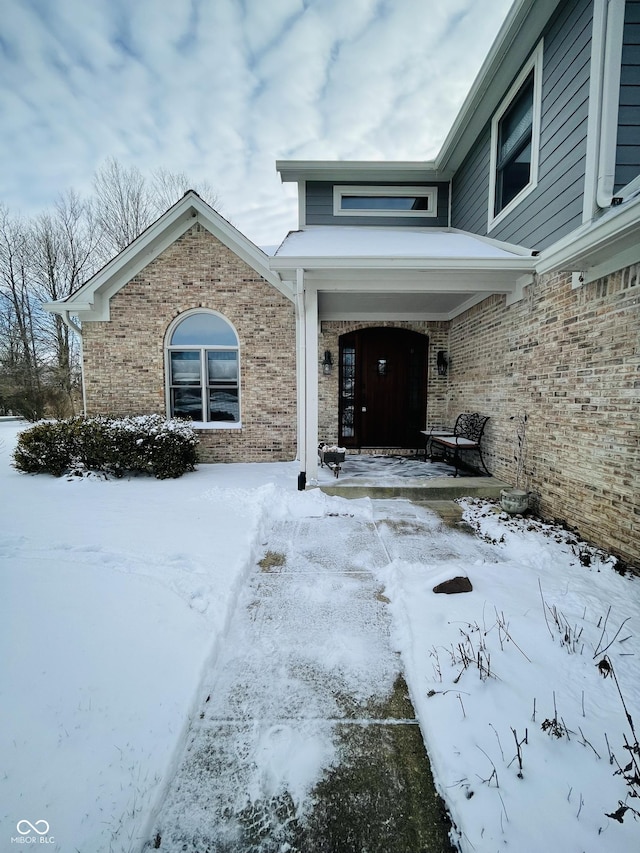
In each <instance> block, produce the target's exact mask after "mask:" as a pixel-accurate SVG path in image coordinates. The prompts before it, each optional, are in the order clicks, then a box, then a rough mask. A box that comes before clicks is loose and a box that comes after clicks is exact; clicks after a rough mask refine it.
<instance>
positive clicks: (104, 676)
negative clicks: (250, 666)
mask: <svg viewBox="0 0 640 853" xmlns="http://www.w3.org/2000/svg"><path fill="white" fill-rule="evenodd" d="M19 428H20V427H19V425H18V424H16V423H6V422H5V423H0V493H1V495H2V516H1V518H2V525H1V529H0V645H1V650H0V755H1V756H2V772H1V773H0V849H2V850H5V849H14V845H17V844H19V843H20V839H27V838H33V839H34V841H35V839H36V837H37V838H38V839H40V838H44V839H47V840H51V839H53V843H51V844H50V846H49V848H48V849H55V850H59V851H63V853H66V851H75V850H80V851H82V853H103V851H104V853H107V851H129V850H131V851H135V850H138V849H139V847H140V843H141V842H142V841H143V840H144V838H145V837H146V835H145V834H146V833H147V832H148V826H149V821H150V818H151V815H152V812H153V810H154V809H155V808H156V807H157V806H158V798H159V796H160V794H161V791H162V790H163V783H166V781H167V779H168V777H169V776H170V775H171V773H172V772H173V770H174V769H175V763H176V759H177V756H178V755H179V754H180V753H181V750H182V747H183V745H184V742H185V738H186V733H187V726H188V723H189V719H190V717H192V716H194V715H195V711H196V702H197V698H198V696H199V685H200V682H201V677H202V674H203V672H205V671H207V670H210V669H211V667H212V665H215V661H216V657H217V655H218V653H219V651H220V649H221V647H222V644H223V643H224V641H225V636H226V633H227V628H228V625H229V621H230V617H231V614H232V612H233V610H234V607H235V605H236V602H237V601H238V598H239V596H240V593H241V591H242V589H243V587H244V585H245V582H246V579H247V577H248V575H249V572H250V571H251V569H252V567H253V566H254V565H255V561H256V559H257V556H258V554H263V553H264V549H265V547H267V546H268V542H269V536H270V532H271V531H272V530H273V527H274V525H275V524H277V523H278V522H279V521H282V520H283V519H287V518H293V517H295V516H296V515H299V516H301V517H302V516H305V515H310V516H311V515H315V516H318V515H323V514H324V515H327V516H329V515H331V514H332V513H336V507H338V506H342V507H344V506H349V504H348V503H347V502H343V501H342V500H341V499H340V498H329V497H326V496H324V495H322V494H320V493H319V492H317V491H315V492H307V493H305V494H300V493H298V492H297V491H296V490H295V484H296V475H297V468H296V465H295V463H289V464H274V465H267V464H263V465H216V466H201V467H200V468H199V469H198V470H197V472H195V473H194V474H189V475H185V476H184V477H182V478H181V479H179V480H175V481H162V482H159V481H155V480H151V479H146V478H135V479H131V480H110V481H105V480H103V479H100V478H97V477H87V478H82V479H74V480H72V481H68V480H67V479H65V478H61V479H54V478H52V477H48V476H44V475H40V476H28V475H23V474H19V473H18V472H16V471H15V470H14V469H13V468H12V467H11V464H10V457H11V452H12V449H13V446H14V443H15V436H16V433H17V431H18V429H19ZM387 504H388V502H387ZM410 506H411V505H409V504H407V503H406V502H398V524H397V526H396V528H395V529H394V528H393V525H390V524H389V523H388V521H385V522H380V521H379V519H380V515H379V514H376V509H375V506H374V505H373V504H372V503H371V502H370V501H366V500H365V501H358V502H354V504H353V512H354V513H355V515H356V517H357V518H358V519H360V520H361V519H362V518H363V517H364V516H367V517H369V518H370V519H371V521H372V522H373V523H374V524H377V526H374V525H372V526H373V529H374V530H376V531H377V535H378V536H379V537H380V541H381V542H382V543H384V548H385V554H386V556H388V560H386V561H383V563H382V564H381V565H377V566H374V567H372V568H373V569H374V571H375V572H376V575H377V577H378V579H379V581H380V583H381V584H383V585H384V587H385V594H386V596H387V597H388V598H389V599H390V605H389V607H390V610H391V615H392V620H393V623H392V624H393V629H392V630H393V639H394V643H395V645H396V647H397V648H398V649H399V650H400V651H401V653H402V659H403V663H404V666H405V670H406V677H407V681H408V684H409V688H410V691H411V694H412V699H413V702H414V705H415V708H416V712H417V714H418V716H419V719H420V723H421V727H422V731H423V736H424V738H425V741H426V743H427V745H428V748H429V751H430V754H431V757H432V764H433V769H434V773H435V776H436V782H437V785H438V787H439V789H440V791H441V793H442V794H443V796H444V797H445V799H446V801H447V804H448V806H449V808H450V810H451V814H452V818H453V820H454V822H455V824H456V826H457V828H458V831H459V833H460V844H461V847H462V849H463V850H464V851H465V853H466V851H474V850H475V851H494V850H498V849H508V850H512V851H514V853H516V851H517V853H528V851H531V853H533V851H536V853H537V851H540V850H541V849H548V850H550V851H555V850H564V851H576V853H579V851H587V850H588V851H589V853H599V851H601V853H605V851H606V853H609V851H612V850H615V851H616V853H627V852H628V853H631V851H634V852H635V851H637V850H638V849H640V822H638V821H635V820H634V819H633V816H632V813H631V812H627V813H626V814H624V815H623V816H622V815H619V816H622V817H623V822H622V823H621V822H619V820H616V819H615V818H611V817H607V816H606V813H609V814H615V813H616V812H618V810H619V808H620V803H621V802H622V803H624V802H625V801H627V795H628V794H629V793H630V792H631V789H630V788H629V786H627V785H626V784H625V781H624V779H623V777H622V774H620V773H618V774H616V770H617V769H618V767H617V763H616V762H618V763H619V764H620V765H621V766H622V767H623V768H624V767H625V766H626V765H627V764H628V762H629V761H630V760H631V758H632V757H633V755H632V751H631V750H629V749H626V748H625V738H626V739H627V743H628V744H630V745H632V744H633V742H634V737H633V733H632V730H631V725H630V721H629V718H630V720H631V722H633V723H635V725H636V726H637V727H640V647H639V646H640V639H639V638H640V594H639V592H640V587H639V586H638V584H639V583H640V581H638V580H637V579H636V580H633V579H628V578H623V577H620V576H619V575H618V574H616V573H615V572H614V571H613V570H612V568H611V561H607V560H606V558H604V557H601V556H599V555H597V554H592V553H590V552H588V551H586V550H582V551H581V550H580V548H579V546H578V545H577V544H576V543H572V541H571V537H570V536H569V535H568V534H564V533H561V532H558V531H555V530H553V529H551V528H545V527H544V526H542V525H538V524H536V523H533V522H526V523H524V524H522V523H518V524H516V523H513V522H511V521H509V520H506V519H504V518H502V517H500V516H498V515H497V514H496V513H494V512H493V511H492V510H491V508H490V507H488V506H487V505H486V504H481V503H476V502H469V503H468V505H467V507H466V515H467V518H468V519H469V521H470V522H471V523H472V524H474V525H476V526H477V527H478V528H479V531H480V533H481V536H476V537H474V536H471V535H466V534H462V533H460V532H458V531H456V532H452V531H451V530H450V529H449V528H447V527H445V526H444V525H442V524H441V523H440V522H439V520H438V519H437V517H435V516H433V515H432V514H430V513H429V512H427V511H426V510H423V509H421V508H417V507H416V508H415V509H414V508H411V509H410V510H409V509H408V508H409V507H410ZM341 515H342V513H341ZM384 515H385V518H386V517H388V515H389V513H388V511H385V514H384ZM409 516H411V517H409ZM345 517H346V516H345ZM376 519H378V521H376ZM528 528H531V529H528ZM425 531H426V534H425ZM399 532H400V533H399ZM400 534H401V535H400ZM345 547H349V538H348V532H345ZM356 547H357V548H358V550H359V552H360V551H362V543H357V544H356ZM587 563H588V565H585V564H587ZM454 575H466V576H468V577H469V578H470V579H471V581H472V583H473V587H474V591H473V592H472V593H470V594H464V595H456V596H444V595H434V594H433V592H432V588H433V586H434V585H435V584H436V583H438V582H439V581H442V580H445V579H447V578H449V577H452V576H454ZM327 577H328V578H329V577H330V575H328V576H327ZM328 583H329V581H328ZM325 592H326V594H327V595H328V594H329V592H330V590H329V588H328V589H327V590H326V591H325ZM317 594H318V595H320V594H321V591H317ZM619 629H620V630H619ZM236 642H237V641H236ZM605 656H606V657H605ZM602 661H605V663H604V664H602V665H601V666H600V667H598V664H601V663H602ZM605 675H608V677H606V678H605V677H604V676H605ZM618 688H619V689H618ZM620 694H622V697H623V698H624V702H625V704H626V709H627V712H628V717H627V716H626V713H625V707H624V706H623V703H622V699H621V695H620ZM543 726H544V729H543ZM636 730H637V729H636ZM611 753H613V754H614V755H615V759H616V761H614V763H611V760H610V755H611ZM268 755H269V751H268V750H266V751H265V761H268V760H269V758H268ZM635 758H636V760H637V758H638V756H635ZM520 764H521V766H520ZM630 772H631V771H630ZM265 773H266V774H268V768H265ZM281 775H282V776H283V778H286V776H287V774H286V773H283V774H281ZM307 784H308V785H311V784H312V780H307ZM636 791H637V787H636ZM628 802H629V804H630V805H632V806H635V807H636V808H637V807H638V805H639V801H638V800H637V799H635V800H634V799H629V800H628ZM27 822H28V823H27ZM45 824H46V826H45ZM41 833H42V834H41ZM13 839H17V841H14V840H13ZM24 843H27V842H24Z"/></svg>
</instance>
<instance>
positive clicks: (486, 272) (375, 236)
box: [269, 225, 535, 320]
mask: <svg viewBox="0 0 640 853" xmlns="http://www.w3.org/2000/svg"><path fill="white" fill-rule="evenodd" d="M534 264H535V259H534V258H533V257H532V254H531V251H530V250H529V249H524V248H522V247H521V246H513V245H510V244H508V243H500V242H499V241H497V240H491V239H489V238H487V237H481V236H479V235H477V234H470V233H468V232H465V231H458V230H456V229H454V228H384V227H375V226H373V227H371V226H366V227H358V226H351V225H346V226H345V225H336V226H333V225H326V226H325V225H323V226H313V227H307V228H305V229H303V230H302V231H293V232H291V233H290V234H289V235H288V236H287V237H286V238H285V240H284V241H283V243H282V245H281V246H280V247H279V249H278V250H277V252H276V254H275V255H274V256H273V257H271V258H270V259H269V266H270V267H271V269H272V270H275V271H276V272H278V273H279V275H280V277H281V278H282V279H283V280H284V281H287V280H288V281H291V282H293V281H294V280H295V279H296V278H297V276H298V271H299V270H303V271H304V280H305V286H310V287H312V288H315V290H316V291H317V293H318V310H319V316H320V319H345V320H346V319H358V320H375V319H380V318H386V319H424V320H449V319H452V318H453V317H455V316H457V315H458V314H460V313H461V312H462V311H465V310H466V309H467V308H470V307H471V306H472V305H475V304H477V303H478V302H480V301H481V300H482V299H486V298H487V296H489V295H491V294H494V293H504V294H506V296H507V301H508V303H509V304H510V302H511V301H515V300H517V299H519V298H520V297H521V295H522V288H523V287H524V286H525V285H526V284H529V283H530V282H531V280H532V274H533V270H534Z"/></svg>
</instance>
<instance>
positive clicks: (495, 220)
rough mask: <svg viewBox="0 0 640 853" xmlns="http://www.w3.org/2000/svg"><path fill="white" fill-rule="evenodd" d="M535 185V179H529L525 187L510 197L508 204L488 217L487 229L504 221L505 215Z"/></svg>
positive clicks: (536, 183)
mask: <svg viewBox="0 0 640 853" xmlns="http://www.w3.org/2000/svg"><path fill="white" fill-rule="evenodd" d="M537 186H538V182H537V181H531V182H530V183H528V184H527V185H526V187H523V188H522V189H521V190H520V192H519V193H518V195H517V196H515V197H514V198H512V199H511V201H510V202H509V204H507V205H506V206H505V207H503V208H502V210H501V211H500V213H497V214H496V215H495V216H494V217H490V218H489V221H488V222H487V231H491V230H492V229H493V228H496V227H497V226H498V225H500V223H501V222H504V220H505V219H506V218H507V216H509V215H510V214H511V213H513V211H514V210H515V209H516V208H517V207H518V205H519V204H520V203H521V202H523V201H524V200H525V198H526V197H527V196H528V195H530V194H531V193H532V192H533V191H534V190H535V188H536V187H537Z"/></svg>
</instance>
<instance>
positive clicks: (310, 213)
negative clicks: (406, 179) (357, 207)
mask: <svg viewBox="0 0 640 853" xmlns="http://www.w3.org/2000/svg"><path fill="white" fill-rule="evenodd" d="M346 183H347V182H345V181H341V182H340V184H338V182H333V181H307V184H306V206H307V214H306V224H307V225H373V226H375V225H385V226H392V227H400V228H424V227H427V228H429V227H431V228H446V227H447V225H448V224H449V184H448V183H433V182H431V183H425V184H421V183H418V182H414V183H411V184H407V183H400V182H398V183H390V182H386V183H380V184H375V186H381V187H403V186H405V187H406V186H411V187H415V186H425V187H437V188H438V210H437V216H416V217H413V216H334V215H333V188H334V186H339V185H344V184H346ZM347 185H348V186H353V187H356V186H366V187H368V186H371V185H372V181H349V182H348V184H347Z"/></svg>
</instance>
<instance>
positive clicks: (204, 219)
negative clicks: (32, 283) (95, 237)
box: [43, 190, 293, 321]
mask: <svg viewBox="0 0 640 853" xmlns="http://www.w3.org/2000/svg"><path fill="white" fill-rule="evenodd" d="M196 222H199V223H200V224H201V225H203V226H204V227H205V228H206V229H207V230H208V231H210V232H211V234H213V235H214V236H215V237H217V238H218V239H219V240H220V241H221V242H222V243H224V245H225V246H227V247H228V248H229V249H231V251H232V252H234V253H235V254H236V255H238V257H240V258H242V260H243V261H245V263H247V264H248V265H249V266H250V267H251V268H252V269H254V270H255V271H256V272H257V273H258V275H260V276H262V277H263V278H264V279H265V280H266V281H268V282H269V283H270V284H272V285H273V286H274V287H275V288H276V289H277V290H279V291H280V293H282V294H283V295H284V296H286V297H287V298H289V299H293V295H292V292H291V288H290V287H289V286H288V284H287V283H285V282H283V281H282V280H281V279H280V277H279V275H278V274H277V273H276V272H274V271H273V270H271V269H270V268H269V256H268V255H267V254H265V252H263V251H262V249H259V248H258V246H256V245H255V244H254V243H252V242H251V240H249V239H248V238H247V237H245V236H244V234H241V233H240V231H238V230H237V229H236V228H234V227H233V225H231V224H230V223H229V222H227V220H226V219H224V217H222V216H220V214H219V213H217V212H216V211H215V210H214V209H213V208H212V207H210V206H209V205H208V204H207V203H206V202H205V201H203V200H202V199H201V198H200V196H199V195H198V194H197V193H195V192H194V191H193V190H189V191H188V192H187V193H185V195H184V196H183V197H182V198H181V199H180V201H178V202H176V204H174V205H173V207H170V208H169V210H168V211H167V212H166V213H164V214H163V215H162V216H161V217H160V218H159V219H157V220H156V221H155V222H154V223H153V224H152V225H150V226H149V227H148V228H147V229H146V230H145V231H143V232H142V234H141V235H140V236H139V237H137V238H136V239H135V240H134V241H133V243H131V244H130V245H129V246H127V247H126V248H125V249H123V250H122V251H121V252H120V253H119V254H118V255H116V256H115V258H112V260H110V261H109V262H108V263H107V264H106V265H105V266H104V267H102V269H100V270H98V272H97V273H96V274H95V275H94V276H93V277H92V278H90V279H89V280H88V281H87V282H85V284H83V285H82V287H80V288H79V290H77V291H76V292H75V293H73V294H72V295H71V296H69V297H67V298H66V299H64V300H58V301H56V302H48V303H46V304H45V305H44V306H43V307H44V309H45V310H46V311H50V312H52V313H56V314H61V313H63V312H69V313H71V314H73V315H75V316H78V317H80V319H81V320H82V319H84V320H103V321H105V320H108V319H109V300H110V298H111V297H112V296H113V295H114V294H116V293H117V292H118V291H119V290H120V289H121V288H122V287H124V286H125V284H127V282H129V281H130V280H131V279H132V278H133V277H134V276H135V275H137V274H138V273H139V272H140V271H141V270H143V269H144V268H145V267H146V266H147V265H148V264H149V263H150V262H151V261H153V260H155V258H157V257H158V256H159V255H160V254H161V253H162V252H163V251H164V250H165V249H166V248H168V247H169V246H170V245H171V244H172V243H174V242H175V241H176V240H177V239H178V238H179V237H180V236H182V234H184V233H185V232H186V231H188V230H189V228H191V227H192V226H193V225H194V224H195V223H196Z"/></svg>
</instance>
